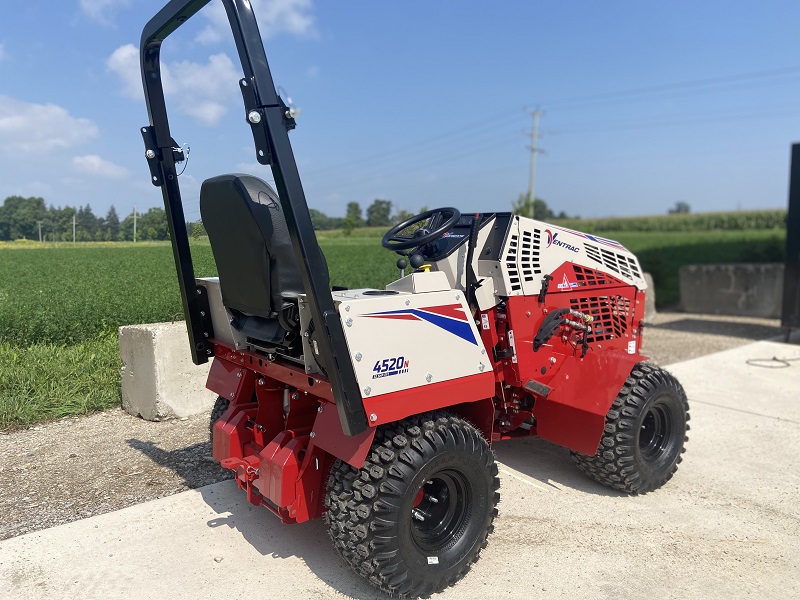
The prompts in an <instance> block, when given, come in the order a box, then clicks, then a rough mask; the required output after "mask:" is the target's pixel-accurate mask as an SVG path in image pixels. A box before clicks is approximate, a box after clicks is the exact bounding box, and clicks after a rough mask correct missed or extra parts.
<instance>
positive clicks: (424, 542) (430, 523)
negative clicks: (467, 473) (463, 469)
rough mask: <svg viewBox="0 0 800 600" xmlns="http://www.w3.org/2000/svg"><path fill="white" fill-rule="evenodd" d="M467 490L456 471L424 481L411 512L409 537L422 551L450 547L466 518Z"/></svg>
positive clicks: (464, 480) (468, 511)
mask: <svg viewBox="0 0 800 600" xmlns="http://www.w3.org/2000/svg"><path fill="white" fill-rule="evenodd" d="M471 496H472V494H471V490H470V487H469V484H468V483H467V480H466V479H465V478H464V476H463V475H462V474H461V473H458V472H457V471H439V472H438V473H435V474H434V475H432V476H430V477H428V479H427V480H426V481H425V483H424V484H423V485H422V488H420V490H419V492H418V493H417V496H416V498H415V500H414V507H413V508H412V509H411V535H412V537H413V538H414V541H415V542H416V543H417V545H418V546H419V547H420V548H421V549H423V550H426V551H437V550H441V549H442V548H444V547H446V546H449V545H450V544H452V543H453V542H454V541H455V540H456V539H458V537H460V535H461V533H462V532H463V531H464V528H465V523H466V521H467V519H468V517H469V513H470V510H469V509H470V504H471V500H472V498H471Z"/></svg>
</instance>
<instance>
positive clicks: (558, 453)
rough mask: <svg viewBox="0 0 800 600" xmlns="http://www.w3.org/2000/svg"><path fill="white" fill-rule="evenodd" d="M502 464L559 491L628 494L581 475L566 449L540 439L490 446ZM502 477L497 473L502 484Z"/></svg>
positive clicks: (612, 496)
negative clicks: (563, 489) (561, 488)
mask: <svg viewBox="0 0 800 600" xmlns="http://www.w3.org/2000/svg"><path fill="white" fill-rule="evenodd" d="M492 449H493V450H494V452H495V456H496V457H497V460H498V461H500V462H501V463H502V464H503V465H505V466H507V467H509V468H511V469H514V470H515V471H519V472H520V473H522V474H524V475H527V476H528V477H530V478H532V479H535V480H536V481H539V482H541V483H543V484H544V485H546V486H549V487H551V488H553V490H554V491H555V490H558V489H559V487H567V488H571V489H574V490H578V491H581V492H584V493H586V494H592V495H595V496H608V497H611V498H623V497H627V496H628V494H624V493H622V492H618V491H616V490H613V489H611V488H608V487H606V486H604V485H601V484H599V483H597V482H596V481H594V480H593V479H590V478H589V477H587V476H586V475H584V474H583V473H582V472H581V471H580V470H579V469H578V467H577V466H575V463H573V462H572V459H571V458H570V456H569V450H567V449H566V448H563V447H562V446H559V445H557V444H553V443H551V442H548V441H545V440H543V439H541V438H526V439H522V440H510V441H507V442H498V443H495V444H493V445H492ZM502 478H503V474H502V473H501V474H500V479H501V481H502Z"/></svg>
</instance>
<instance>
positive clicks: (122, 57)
mask: <svg viewBox="0 0 800 600" xmlns="http://www.w3.org/2000/svg"><path fill="white" fill-rule="evenodd" d="M106 67H108V69H109V70H110V71H113V72H114V73H116V74H117V76H118V77H119V78H120V80H121V81H122V93H123V95H125V96H127V97H128V98H131V99H133V100H141V99H143V98H144V94H143V92H142V75H141V71H140V70H139V49H138V48H136V46H134V45H133V44H125V45H124V46H120V47H119V48H117V49H116V50H114V52H112V53H111V56H109V57H108V60H106Z"/></svg>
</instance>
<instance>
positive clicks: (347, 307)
mask: <svg viewBox="0 0 800 600" xmlns="http://www.w3.org/2000/svg"><path fill="white" fill-rule="evenodd" d="M344 309H345V310H346V311H347V312H350V305H349V304H348V305H347V306H345V307H344Z"/></svg>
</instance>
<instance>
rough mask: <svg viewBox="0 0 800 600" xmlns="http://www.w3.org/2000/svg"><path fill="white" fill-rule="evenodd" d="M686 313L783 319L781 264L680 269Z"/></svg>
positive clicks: (748, 264)
mask: <svg viewBox="0 0 800 600" xmlns="http://www.w3.org/2000/svg"><path fill="white" fill-rule="evenodd" d="M679 284H680V297H681V308H682V309H683V310H684V311H686V312H691V313H705V314H716V315H737V316H743V317H766V318H771V319H776V318H779V317H780V315H781V302H782V298H783V265H782V264H781V263H742V264H728V265H686V266H683V267H681V268H680V272H679Z"/></svg>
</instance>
